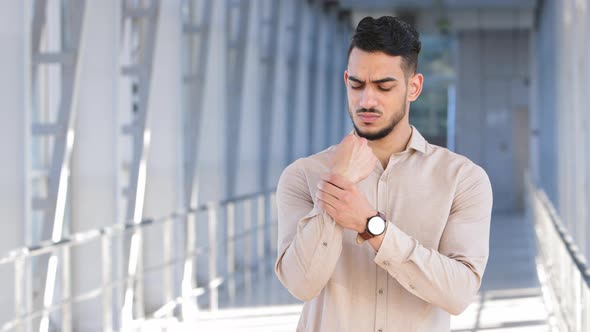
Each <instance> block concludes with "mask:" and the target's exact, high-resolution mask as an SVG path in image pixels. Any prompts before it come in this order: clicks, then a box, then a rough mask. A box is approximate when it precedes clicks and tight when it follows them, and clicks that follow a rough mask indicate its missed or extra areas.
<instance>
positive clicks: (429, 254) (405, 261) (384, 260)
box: [375, 224, 487, 315]
mask: <svg viewBox="0 0 590 332" xmlns="http://www.w3.org/2000/svg"><path fill="white" fill-rule="evenodd" d="M394 232H395V233H394ZM388 233H389V234H388ZM486 261H487V256H485V257H469V258H466V257H449V256H445V255H443V254H441V253H439V252H438V251H437V250H434V249H430V248H425V247H424V246H422V245H421V244H419V243H418V241H416V240H415V239H413V238H411V237H410V236H408V235H407V234H405V233H403V232H402V231H401V230H399V229H398V228H397V227H395V226H393V225H391V224H390V229H388V231H387V233H386V235H385V237H384V238H383V243H382V244H381V246H380V248H379V252H378V253H377V255H376V256H375V263H376V264H378V265H379V266H380V267H381V268H383V269H384V270H386V271H387V272H388V273H389V274H390V275H391V276H392V277H393V278H395V279H396V280H397V281H398V282H399V283H400V285H402V286H403V287H404V288H405V289H406V290H408V291H409V292H411V293H412V294H414V295H416V296H417V297H419V298H421V299H423V300H424V301H426V302H429V303H432V304H434V305H436V306H438V307H440V308H442V309H444V310H446V311H447V312H449V313H451V314H454V315H457V314H459V313H461V312H462V311H463V310H465V308H466V307H467V306H468V305H469V304H470V303H471V302H472V301H473V298H474V295H475V294H476V293H477V290H478V289H479V286H480V282H481V280H480V274H479V273H478V272H477V270H476V269H475V268H473V266H472V265H471V264H472V263H475V264H476V265H478V266H482V265H484V266H485V262H486Z"/></svg>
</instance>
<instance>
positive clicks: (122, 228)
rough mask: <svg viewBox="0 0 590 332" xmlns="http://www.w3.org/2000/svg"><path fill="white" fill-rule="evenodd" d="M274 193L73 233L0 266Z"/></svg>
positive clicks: (15, 254)
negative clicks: (137, 221)
mask: <svg viewBox="0 0 590 332" xmlns="http://www.w3.org/2000/svg"><path fill="white" fill-rule="evenodd" d="M273 192H274V189H272V190H268V191H260V192H255V193H250V194H245V195H240V196H236V197H234V198H230V199H225V200H221V201H211V202H208V203H203V204H201V205H200V206H199V207H197V208H194V209H188V210H186V209H183V210H178V211H175V212H173V213H171V214H169V215H167V216H163V217H158V218H155V219H154V218H145V219H143V220H142V221H141V222H139V223H133V222H131V221H128V222H126V223H124V224H114V225H110V226H105V227H100V228H97V229H92V230H88V231H83V232H78V233H73V234H71V235H69V236H64V237H63V238H62V239H61V240H60V241H51V240H47V241H42V242H40V243H39V244H37V245H33V246H24V247H21V248H18V249H13V250H11V251H9V252H8V253H7V254H5V255H4V256H3V257H2V258H0V265H3V264H9V263H14V262H15V261H16V260H18V259H19V258H26V257H35V256H39V255H43V254H48V253H50V252H53V251H55V250H57V249H59V248H61V247H70V246H74V245H80V244H84V243H87V242H90V241H91V240H94V239H96V238H98V237H102V236H110V237H114V236H116V235H120V234H124V233H131V232H133V231H135V230H137V229H140V228H144V227H146V226H149V225H156V224H161V223H164V222H166V221H168V220H171V219H175V218H181V217H187V216H189V215H192V214H195V213H198V212H204V211H207V210H209V209H211V208H218V207H224V206H227V205H228V204H231V203H238V202H242V201H246V200H249V199H252V198H256V197H259V196H262V195H269V194H272V193H273Z"/></svg>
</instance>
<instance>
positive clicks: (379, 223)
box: [367, 216, 385, 236]
mask: <svg viewBox="0 0 590 332" xmlns="http://www.w3.org/2000/svg"><path fill="white" fill-rule="evenodd" d="M367 229H368V231H369V233H371V234H373V235H375V236H378V235H381V234H383V232H384V231H385V220H383V219H382V218H381V217H379V216H375V217H373V218H371V219H369V223H368V224H367Z"/></svg>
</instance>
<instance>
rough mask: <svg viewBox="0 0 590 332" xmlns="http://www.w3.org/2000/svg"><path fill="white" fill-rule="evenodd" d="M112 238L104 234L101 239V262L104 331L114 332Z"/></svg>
mask: <svg viewBox="0 0 590 332" xmlns="http://www.w3.org/2000/svg"><path fill="white" fill-rule="evenodd" d="M111 255H112V252H111V238H110V235H109V234H104V235H103V236H102V238H101V260H102V287H103V290H102V330H103V331H107V332H110V331H113V314H112V307H113V297H112V288H111V285H110V282H111Z"/></svg>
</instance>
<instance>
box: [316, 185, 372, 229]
mask: <svg viewBox="0 0 590 332" xmlns="http://www.w3.org/2000/svg"><path fill="white" fill-rule="evenodd" d="M318 189H319V191H318V192H317V194H316V198H317V199H318V204H319V206H320V207H321V208H322V209H323V210H324V211H326V212H327V213H328V214H329V215H330V216H331V217H332V218H333V219H334V220H335V221H336V222H337V223H338V224H340V226H342V227H344V228H347V229H351V230H354V231H356V232H358V233H362V232H364V231H365V228H366V225H367V219H368V218H370V217H372V216H374V215H376V214H377V212H376V210H375V209H374V208H373V207H372V206H371V204H370V203H369V201H368V200H367V198H366V197H365V195H363V193H361V192H360V191H359V190H358V188H357V186H356V184H354V183H353V182H351V181H349V180H347V179H346V178H344V177H343V176H341V175H337V174H328V175H326V176H324V177H323V178H322V181H320V182H319V183H318Z"/></svg>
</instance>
